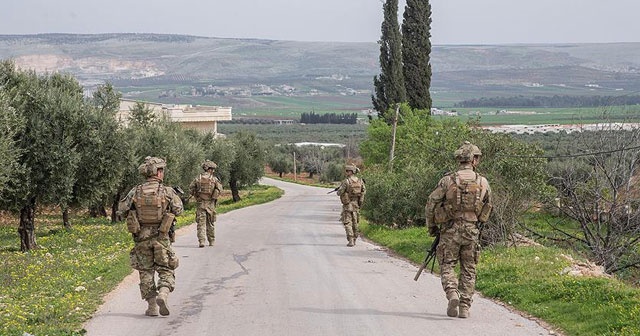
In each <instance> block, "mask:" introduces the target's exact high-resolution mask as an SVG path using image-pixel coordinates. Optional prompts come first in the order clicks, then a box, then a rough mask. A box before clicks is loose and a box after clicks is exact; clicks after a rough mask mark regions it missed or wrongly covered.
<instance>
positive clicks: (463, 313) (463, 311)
mask: <svg viewBox="0 0 640 336" xmlns="http://www.w3.org/2000/svg"><path fill="white" fill-rule="evenodd" d="M458 317H459V318H467V317H469V307H467V306H460V312H458Z"/></svg>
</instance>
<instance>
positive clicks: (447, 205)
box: [444, 173, 484, 222]
mask: <svg viewBox="0 0 640 336" xmlns="http://www.w3.org/2000/svg"><path fill="white" fill-rule="evenodd" d="M481 179H482V177H481V176H480V175H478V174H477V173H476V178H475V179H470V180H462V179H461V178H460V175H458V173H455V174H453V175H452V176H451V180H452V182H453V183H451V185H449V188H447V192H446V194H445V201H444V210H445V212H446V214H447V217H448V218H449V219H464V220H466V221H470V222H477V221H478V216H479V215H480V212H481V210H482V206H483V205H484V204H483V203H482V199H481V197H482V186H481V185H480V183H481Z"/></svg>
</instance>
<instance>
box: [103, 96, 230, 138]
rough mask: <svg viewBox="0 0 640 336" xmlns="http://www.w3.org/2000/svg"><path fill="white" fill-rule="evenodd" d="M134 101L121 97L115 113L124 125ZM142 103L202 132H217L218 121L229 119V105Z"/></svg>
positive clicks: (156, 111) (159, 113)
mask: <svg viewBox="0 0 640 336" xmlns="http://www.w3.org/2000/svg"><path fill="white" fill-rule="evenodd" d="M136 103H139V101H135V100H129V99H121V100H120V110H119V111H118V113H117V114H116V118H117V119H118V120H119V121H120V122H122V123H123V124H125V125H127V124H129V112H130V111H131V109H132V108H133V107H134V106H135V105H136ZM142 103H144V104H145V106H146V107H147V108H149V109H151V110H152V111H153V112H154V113H155V115H156V116H158V117H159V118H162V117H165V116H166V117H168V118H169V119H170V120H171V121H173V122H177V123H180V124H181V125H182V126H184V127H185V128H190V129H197V130H199V131H202V132H212V133H213V134H217V133H218V121H223V120H231V107H222V106H202V105H195V106H194V105H175V104H159V103H149V102H142Z"/></svg>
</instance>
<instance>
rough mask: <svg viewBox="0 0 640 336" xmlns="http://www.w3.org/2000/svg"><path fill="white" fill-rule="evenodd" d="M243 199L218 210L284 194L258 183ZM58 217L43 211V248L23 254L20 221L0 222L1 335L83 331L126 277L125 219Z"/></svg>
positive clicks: (187, 218)
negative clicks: (66, 220)
mask: <svg viewBox="0 0 640 336" xmlns="http://www.w3.org/2000/svg"><path fill="white" fill-rule="evenodd" d="M241 195H242V197H243V199H242V200H241V201H240V202H238V203H232V202H231V201H229V200H223V201H222V202H221V203H220V206H219V207H218V213H225V212H228V211H231V210H234V209H238V208H241V207H246V206H249V205H253V204H259V203H265V202H268V201H271V200H274V199H276V198H278V197H280V196H281V195H282V191H281V190H280V189H277V188H275V187H265V186H257V187H254V188H251V189H249V190H247V191H243V192H242V193H241ZM59 218H60V217H59V216H55V215H53V216H48V215H39V216H38V218H37V230H36V235H37V240H36V241H37V243H38V246H39V248H38V249H35V250H32V251H30V252H27V253H22V252H20V251H19V249H20V241H19V238H18V235H17V232H16V225H15V223H14V224H12V225H4V226H0V284H1V285H2V286H0V335H3V336H5V335H6V336H13V335H16V336H21V335H23V333H25V332H27V333H30V334H33V335H49V336H54V335H82V334H84V331H83V330H82V324H83V323H84V321H86V320H87V319H88V318H89V317H90V316H91V315H92V314H93V312H94V311H95V310H96V309H97V307H98V306H99V305H100V304H101V303H102V297H103V296H104V295H105V294H106V293H108V292H110V291H111V290H112V289H113V288H114V287H115V286H116V285H117V284H118V283H119V282H120V281H121V280H122V279H123V278H124V277H125V276H126V275H128V274H129V273H131V267H130V266H129V262H128V258H129V250H130V249H131V248H132V247H133V241H132V240H131V236H130V234H129V233H128V232H127V231H126V225H125V224H124V223H116V224H111V223H109V220H108V219H105V218H101V219H89V218H80V217H73V218H72V221H71V223H72V229H70V230H65V229H62V223H61V220H60V219H59ZM194 221H195V213H194V210H188V211H186V212H185V213H184V214H183V215H182V216H180V217H178V227H182V226H185V225H188V224H191V223H193V222H194Z"/></svg>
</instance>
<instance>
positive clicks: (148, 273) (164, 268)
mask: <svg viewBox="0 0 640 336" xmlns="http://www.w3.org/2000/svg"><path fill="white" fill-rule="evenodd" d="M134 241H135V245H134V247H133V249H131V252H130V254H129V257H130V262H131V267H132V268H134V269H136V270H138V273H139V275H140V295H141V296H142V299H143V300H147V299H150V298H153V297H155V296H156V295H157V294H158V289H159V288H161V287H167V288H169V291H173V289H174V288H175V284H176V278H175V271H174V270H175V269H176V268H177V267H178V257H177V256H176V254H175V252H174V251H173V249H172V248H171V243H170V242H169V238H168V237H166V236H165V237H161V236H159V235H158V229H157V227H155V228H154V227H148V226H143V227H141V230H140V233H138V234H137V235H135V236H134ZM156 273H158V282H157V285H156V280H155V274H156Z"/></svg>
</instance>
